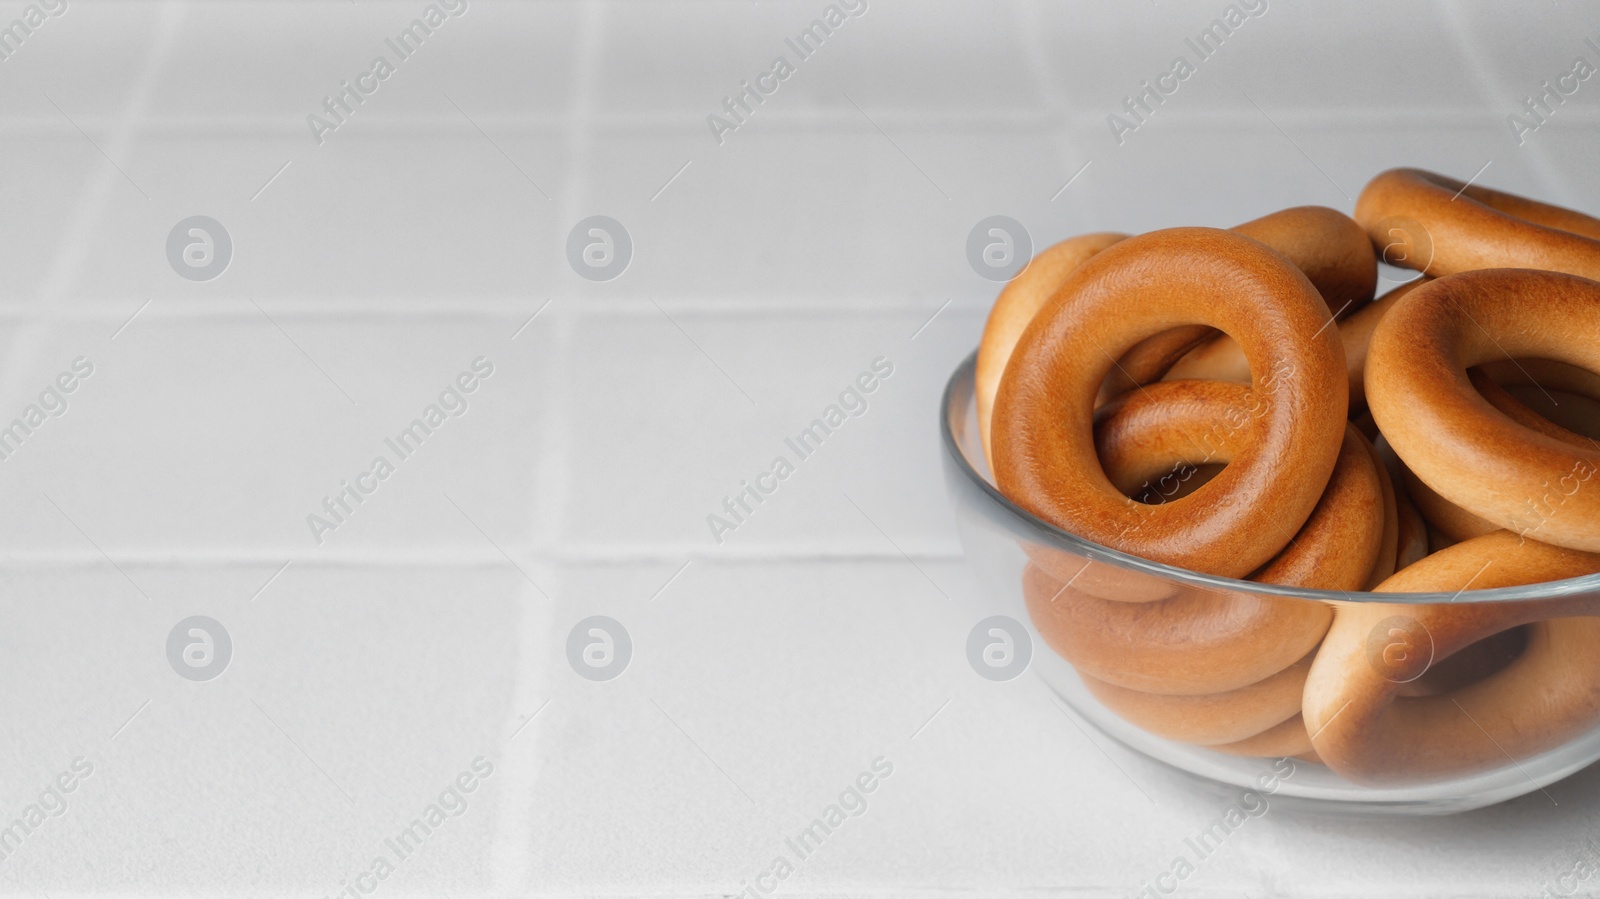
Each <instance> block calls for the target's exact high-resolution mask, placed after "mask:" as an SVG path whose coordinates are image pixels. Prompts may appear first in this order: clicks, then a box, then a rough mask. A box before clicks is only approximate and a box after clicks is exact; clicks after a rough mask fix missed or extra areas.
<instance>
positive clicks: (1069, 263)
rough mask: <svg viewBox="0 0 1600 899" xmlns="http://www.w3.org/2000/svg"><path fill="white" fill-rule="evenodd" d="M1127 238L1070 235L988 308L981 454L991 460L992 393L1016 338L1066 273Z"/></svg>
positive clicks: (981, 354) (980, 388) (981, 366)
mask: <svg viewBox="0 0 1600 899" xmlns="http://www.w3.org/2000/svg"><path fill="white" fill-rule="evenodd" d="M1127 236H1128V235H1126V234H1115V233H1111V232H1102V233H1096V234H1080V235H1078V236H1077V237H1069V238H1067V239H1066V240H1063V241H1061V242H1060V243H1058V244H1055V245H1054V246H1052V247H1050V248H1049V249H1047V250H1045V251H1044V252H1042V253H1040V254H1039V255H1037V256H1035V257H1033V261H1032V262H1029V263H1028V267H1027V268H1025V269H1023V270H1022V271H1021V272H1020V273H1019V274H1018V275H1017V276H1016V277H1015V278H1012V279H1011V281H1010V283H1008V284H1007V285H1006V286H1005V289H1004V290H1001V291H1000V296H999V297H998V298H997V299H996V300H995V301H994V308H992V309H990V310H989V320H988V321H987V322H986V323H985V324H984V326H983V338H982V340H981V341H979V343H978V365H977V370H976V372H975V375H974V377H975V379H976V380H975V383H976V392H977V398H978V434H979V436H980V437H981V438H982V439H983V454H984V456H985V457H987V458H991V459H992V458H994V453H992V452H990V450H989V417H990V415H991V414H992V412H993V409H994V394H995V391H996V390H998V389H1000V375H1001V373H1003V372H1004V371H1005V370H1006V362H1008V361H1010V359H1011V349H1012V347H1015V346H1016V345H1017V338H1018V337H1021V336H1022V332H1023V329H1025V328H1027V327H1028V322H1031V321H1033V316H1034V315H1035V314H1036V313H1037V312H1038V311H1039V307H1041V306H1043V305H1044V304H1045V302H1046V301H1047V300H1049V299H1050V295H1051V294H1053V293H1055V290H1056V288H1057V287H1059V286H1061V282H1062V281H1064V280H1066V277H1067V275H1068V274H1069V273H1070V272H1071V271H1072V270H1073V269H1075V268H1077V267H1078V266H1079V265H1081V264H1083V261H1084V260H1085V259H1088V258H1089V257H1090V256H1093V255H1094V254H1096V253H1098V252H1100V251H1101V250H1103V249H1105V248H1106V247H1109V246H1111V245H1112V244H1114V243H1116V242H1117V241H1119V240H1122V239H1123V238H1125V237H1127Z"/></svg>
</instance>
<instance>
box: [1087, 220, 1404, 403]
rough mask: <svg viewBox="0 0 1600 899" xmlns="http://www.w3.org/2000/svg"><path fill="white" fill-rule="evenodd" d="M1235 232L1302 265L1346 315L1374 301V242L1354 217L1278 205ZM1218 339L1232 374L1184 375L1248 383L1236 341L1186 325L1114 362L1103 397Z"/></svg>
mask: <svg viewBox="0 0 1600 899" xmlns="http://www.w3.org/2000/svg"><path fill="white" fill-rule="evenodd" d="M1228 230H1230V231H1232V232H1234V233H1235V234H1243V235H1244V236H1246V237H1249V238H1253V239H1255V240H1259V241H1261V242H1262V243H1264V244H1266V245H1267V246H1269V247H1271V248H1272V249H1274V250H1276V251H1278V253H1280V254H1282V255H1283V256H1284V258H1286V259H1288V260H1289V261H1290V262H1291V263H1293V264H1294V266H1295V267H1296V268H1298V269H1300V271H1301V272H1303V273H1304V274H1305V276H1306V278H1307V279H1308V280H1309V281H1310V282H1311V286H1312V287H1315V288H1316V289H1317V292H1318V293H1319V294H1321V295H1322V299H1323V302H1324V303H1326V304H1327V306H1328V308H1329V309H1331V310H1333V311H1334V317H1335V318H1341V319H1342V318H1344V317H1345V316H1346V315H1349V314H1352V313H1353V312H1354V311H1355V310H1357V309H1360V308H1361V307H1362V306H1363V305H1365V304H1366V303H1368V302H1369V301H1371V300H1372V294H1373V292H1374V291H1375V290H1376V289H1377V285H1378V262H1377V258H1376V257H1375V256H1374V255H1373V252H1372V242H1371V241H1370V240H1368V239H1367V235H1366V232H1365V231H1363V230H1362V229H1361V226H1360V225H1358V224H1356V223H1355V221H1354V220H1353V219H1351V218H1350V217H1349V216H1347V215H1345V214H1344V213H1342V212H1339V211H1338V210H1336V209H1329V208H1328V207H1326V206H1295V207H1292V208H1290V209H1281V210H1279V211H1277V212H1274V213H1271V214H1270V215H1264V216H1262V217H1261V218H1258V219H1251V220H1250V221H1248V222H1245V223H1244V224H1242V225H1235V226H1234V227H1232V228H1230V229H1228ZM1218 341H1226V342H1227V343H1230V344H1232V350H1231V353H1230V355H1229V358H1228V360H1227V361H1228V364H1229V366H1230V367H1231V370H1232V371H1233V373H1234V374H1233V376H1232V377H1228V378H1215V377H1214V376H1213V375H1210V374H1203V373H1191V374H1188V375H1184V376H1183V377H1192V378H1205V379H1212V380H1230V381H1239V382H1240V383H1249V381H1250V364H1249V363H1248V362H1246V361H1245V358H1244V353H1243V352H1241V351H1240V350H1239V349H1238V344H1236V343H1233V342H1232V341H1230V340H1228V339H1227V338H1226V336H1224V335H1218V334H1217V332H1216V331H1215V330H1214V329H1212V328H1205V327H1199V326H1194V325H1191V326H1188V327H1183V328H1174V329H1173V330H1171V331H1169V332H1167V333H1165V334H1157V335H1154V336H1152V337H1149V338H1147V339H1145V340H1143V341H1141V342H1139V343H1138V344H1136V345H1135V346H1134V347H1133V348H1132V349H1130V350H1129V351H1128V353H1127V354H1126V355H1125V356H1123V357H1122V358H1121V359H1119V360H1118V363H1117V369H1116V370H1115V371H1113V372H1112V373H1111V377H1110V378H1109V379H1108V380H1107V382H1106V385H1105V388H1104V390H1103V392H1102V394H1101V396H1102V399H1109V398H1111V397H1113V396H1117V395H1119V394H1122V393H1125V392H1126V391H1128V390H1131V389H1133V387H1134V386H1135V385H1137V384H1148V383H1150V382H1151V381H1158V380H1160V379H1161V378H1162V376H1163V375H1164V374H1166V373H1167V371H1168V369H1170V368H1171V367H1172V365H1173V364H1174V363H1176V362H1178V361H1179V360H1181V359H1186V358H1188V357H1189V356H1192V355H1194V353H1195V352H1198V351H1200V350H1202V349H1204V348H1205V347H1206V346H1208V345H1210V344H1212V343H1216V342H1218Z"/></svg>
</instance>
